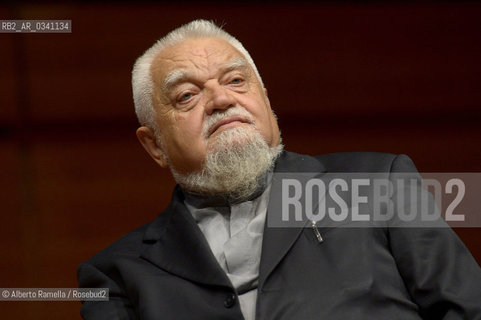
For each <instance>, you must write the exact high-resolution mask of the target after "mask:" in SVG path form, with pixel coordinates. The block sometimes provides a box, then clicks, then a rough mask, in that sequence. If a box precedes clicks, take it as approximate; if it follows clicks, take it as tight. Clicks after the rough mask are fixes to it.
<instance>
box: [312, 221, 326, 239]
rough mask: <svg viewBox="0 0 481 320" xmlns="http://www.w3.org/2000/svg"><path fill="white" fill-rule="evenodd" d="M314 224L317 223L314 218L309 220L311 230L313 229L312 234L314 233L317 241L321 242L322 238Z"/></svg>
mask: <svg viewBox="0 0 481 320" xmlns="http://www.w3.org/2000/svg"><path fill="white" fill-rule="evenodd" d="M316 224H317V222H316V221H314V220H312V221H311V227H312V230H314V234H315V235H316V238H317V241H319V243H322V242H324V239H322V237H321V233H320V232H319V230H318V229H317V225H316Z"/></svg>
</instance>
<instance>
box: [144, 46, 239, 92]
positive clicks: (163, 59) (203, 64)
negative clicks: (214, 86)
mask: <svg viewBox="0 0 481 320" xmlns="http://www.w3.org/2000/svg"><path fill="white" fill-rule="evenodd" d="M241 59H243V60H244V61H246V60H245V57H244V56H243V54H242V53H240V52H239V51H238V50H237V49H236V48H234V47H233V46H232V45H231V44H229V43H228V42H227V41H225V40H222V39H218V38H195V39H187V40H185V41H183V42H181V43H179V44H176V45H173V46H170V47H167V48H165V49H163V50H162V51H160V52H159V53H158V54H157V55H156V57H155V58H154V60H153V62H152V65H151V73H152V76H153V79H154V82H158V84H160V83H162V82H163V81H164V80H165V79H166V78H167V77H168V76H169V75H170V74H171V73H172V72H173V71H178V70H194V71H202V72H209V73H212V72H215V71H217V70H218V69H220V68H221V67H223V66H224V65H225V64H230V63H232V62H233V61H240V60H241Z"/></svg>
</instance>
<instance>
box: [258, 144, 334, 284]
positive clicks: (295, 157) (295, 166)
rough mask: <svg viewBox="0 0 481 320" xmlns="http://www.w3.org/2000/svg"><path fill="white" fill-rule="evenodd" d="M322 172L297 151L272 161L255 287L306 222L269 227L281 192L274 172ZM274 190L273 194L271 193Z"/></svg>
mask: <svg viewBox="0 0 481 320" xmlns="http://www.w3.org/2000/svg"><path fill="white" fill-rule="evenodd" d="M324 172H325V168H324V166H323V165H322V164H321V163H320V162H319V161H318V160H317V159H315V158H314V157H310V156H306V155H299V154H296V153H292V152H284V153H283V154H282V155H281V157H280V158H279V159H278V161H277V163H276V167H275V170H274V177H273V179H272V186H271V195H270V199H269V206H268V209H267V221H266V224H265V228H264V237H263V241H262V254H261V262H260V267H259V288H260V289H261V288H262V287H263V285H264V283H265V281H266V280H267V278H268V277H269V275H270V274H271V273H272V271H273V270H274V268H275V267H276V266H277V264H279V262H280V261H281V260H282V258H283V257H284V256H285V255H286V254H287V252H288V251H289V249H290V248H291V247H292V245H293V244H294V242H295V241H296V240H297V238H298V237H299V235H300V233H301V231H302V226H304V225H305V224H306V223H308V221H307V220H305V218H304V221H302V222H301V223H300V224H299V227H288V228H286V227H283V228H278V227H272V226H269V221H270V220H271V221H273V220H279V216H280V214H281V213H280V212H278V211H279V210H278V208H279V206H278V205H275V203H276V201H280V200H281V199H280V198H281V195H280V194H279V192H275V190H281V187H280V183H282V181H281V179H276V174H277V175H279V174H281V173H289V177H291V178H292V177H295V176H296V173H312V175H309V176H310V177H312V178H319V177H320V176H322V174H323V173H324ZM301 175H302V174H299V179H300V180H305V178H306V176H305V175H304V176H302V177H301ZM274 193H276V194H274Z"/></svg>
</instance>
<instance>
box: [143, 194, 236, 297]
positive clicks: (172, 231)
mask: <svg viewBox="0 0 481 320" xmlns="http://www.w3.org/2000/svg"><path fill="white" fill-rule="evenodd" d="M143 241H144V243H145V244H146V249H145V250H144V251H143V252H142V254H141V257H142V258H144V259H145V260H147V261H150V262H151V263H153V264H155V265H156V266H158V267H159V268H161V269H163V270H165V271H167V272H170V273H172V274H175V275H177V276H179V277H182V278H186V279H188V280H190V281H193V282H198V283H202V284H208V285H214V286H223V287H230V288H231V287H232V284H231V283H230V280H229V279H228V277H227V275H226V274H225V272H224V271H223V270H222V268H221V267H220V266H219V264H218V262H217V260H216V259H215V257H214V255H213V253H212V251H211V250H210V247H209V244H208V243H207V240H206V239H205V237H204V236H203V234H202V231H201V230H200V229H199V227H198V226H197V223H196V222H195V220H194V218H193V217H192V215H191V214H190V212H189V211H188V209H187V207H186V206H185V204H184V195H183V192H182V190H181V188H180V187H179V186H176V187H175V189H174V192H173V196H172V201H171V203H170V205H169V206H168V207H167V209H166V210H165V211H164V212H162V213H161V214H160V215H159V216H158V217H157V219H156V220H154V221H153V222H152V223H151V224H150V226H149V227H148V228H147V230H146V231H145V234H144V239H143Z"/></svg>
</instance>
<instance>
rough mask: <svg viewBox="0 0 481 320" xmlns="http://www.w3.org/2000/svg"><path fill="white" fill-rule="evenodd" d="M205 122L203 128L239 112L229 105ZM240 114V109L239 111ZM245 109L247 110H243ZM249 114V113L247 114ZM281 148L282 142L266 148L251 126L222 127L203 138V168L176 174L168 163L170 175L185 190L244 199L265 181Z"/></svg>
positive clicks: (258, 133) (231, 200)
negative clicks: (230, 110)
mask: <svg viewBox="0 0 481 320" xmlns="http://www.w3.org/2000/svg"><path fill="white" fill-rule="evenodd" d="M232 109H233V110H232V112H227V113H224V114H220V115H219V116H217V117H214V118H213V119H212V120H211V119H209V120H208V121H206V126H205V128H206V130H204V131H205V132H206V131H207V129H208V128H210V125H211V124H213V123H215V122H217V121H218V120H219V118H223V117H225V116H230V115H232V114H239V113H238V112H236V111H239V110H235V109H236V108H232ZM241 111H242V113H243V114H245V113H244V111H245V109H244V110H241ZM245 112H247V111H245ZM249 116H250V115H249ZM282 150H283V145H282V144H279V145H278V146H276V147H269V145H268V144H267V143H266V141H265V140H264V138H263V137H262V135H261V134H260V132H259V131H258V130H257V129H256V128H255V126H254V125H250V126H246V125H241V126H237V127H234V128H230V129H225V130H223V131H222V132H220V133H218V134H216V135H215V137H212V138H210V139H209V140H207V155H206V159H205V164H204V168H203V169H202V170H201V171H199V172H194V173H190V174H180V173H178V172H176V171H175V169H173V168H172V166H170V168H171V171H172V175H173V176H174V179H175V180H176V182H177V183H178V184H180V185H181V187H182V188H183V189H184V190H186V191H191V192H195V193H199V194H205V195H221V196H223V197H225V198H226V199H228V200H229V201H230V202H239V201H243V200H246V199H248V198H249V197H250V196H251V195H252V194H254V193H255V192H256V191H257V190H258V189H259V188H261V187H262V186H263V184H264V183H265V177H266V174H267V172H268V171H270V170H271V169H272V168H273V166H274V163H275V160H276V159H277V157H278V156H279V155H280V153H281V152H282Z"/></svg>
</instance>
